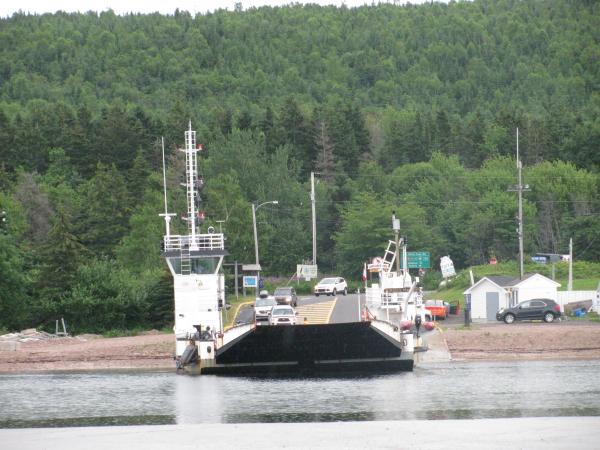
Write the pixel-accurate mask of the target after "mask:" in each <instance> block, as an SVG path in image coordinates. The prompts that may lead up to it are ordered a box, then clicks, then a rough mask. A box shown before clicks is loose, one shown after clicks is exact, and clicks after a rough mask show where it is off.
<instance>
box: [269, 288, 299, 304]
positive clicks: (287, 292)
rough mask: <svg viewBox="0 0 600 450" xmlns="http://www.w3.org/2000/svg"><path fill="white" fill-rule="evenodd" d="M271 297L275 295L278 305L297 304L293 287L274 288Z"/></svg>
mask: <svg viewBox="0 0 600 450" xmlns="http://www.w3.org/2000/svg"><path fill="white" fill-rule="evenodd" d="M273 297H275V300H276V301H277V304H278V305H290V306H293V307H294V308H295V307H296V306H298V296H297V295H296V289H294V288H293V287H288V286H286V287H278V288H277V289H275V292H274V293H273Z"/></svg>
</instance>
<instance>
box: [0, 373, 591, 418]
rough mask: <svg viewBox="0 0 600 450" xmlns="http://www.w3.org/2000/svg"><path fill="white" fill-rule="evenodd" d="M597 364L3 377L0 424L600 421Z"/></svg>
mask: <svg viewBox="0 0 600 450" xmlns="http://www.w3.org/2000/svg"><path fill="white" fill-rule="evenodd" d="M598 373H600V361H572V362H567V361H536V362H531V361H529V362H481V363H444V364H437V365H428V366H421V367H418V368H415V370H414V372H407V373H399V374H393V375H383V376H370V377H349V378H339V377H338V378H308V379H307V378H287V379H281V378H278V379H273V378H245V377H238V378H233V377H217V376H200V377H190V376H185V375H176V374H175V373H172V372H151V373H150V372H136V373H114V372H113V373H75V374H73V373H70V374H41V375H33V374H29V375H27V374H26V375H2V376H0V428H12V427H39V426H43V427H48V426H90V425H132V424H136V425H138V424H140V425H141V424H146V425H148V424H194V423H207V422H209V423H219V422H220V423H248V422H326V421H349V420H352V421H356V420H358V421H360V420H408V419H476V418H497V417H546V416H600V387H598V385H597V383H595V381H594V380H595V379H596V377H597V374H598Z"/></svg>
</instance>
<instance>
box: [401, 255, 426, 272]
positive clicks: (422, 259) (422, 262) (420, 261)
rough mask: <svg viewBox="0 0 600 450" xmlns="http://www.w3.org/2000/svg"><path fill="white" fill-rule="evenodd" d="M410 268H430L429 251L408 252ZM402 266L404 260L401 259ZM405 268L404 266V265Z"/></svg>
mask: <svg viewBox="0 0 600 450" xmlns="http://www.w3.org/2000/svg"><path fill="white" fill-rule="evenodd" d="M406 256H407V259H408V268H409V269H430V268H431V264H430V263H429V256H430V255H429V252H406ZM400 266H401V267H402V260H400ZM402 268H403V269H404V267H402Z"/></svg>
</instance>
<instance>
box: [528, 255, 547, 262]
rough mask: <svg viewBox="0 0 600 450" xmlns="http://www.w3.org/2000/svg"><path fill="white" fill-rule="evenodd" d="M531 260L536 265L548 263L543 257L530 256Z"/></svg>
mask: <svg viewBox="0 0 600 450" xmlns="http://www.w3.org/2000/svg"><path fill="white" fill-rule="evenodd" d="M531 260H532V261H533V262H536V263H538V264H546V263H547V262H548V259H547V258H546V257H545V256H532V257H531Z"/></svg>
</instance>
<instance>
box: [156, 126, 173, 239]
mask: <svg viewBox="0 0 600 450" xmlns="http://www.w3.org/2000/svg"><path fill="white" fill-rule="evenodd" d="M160 139H161V142H162V166H163V189H164V194H165V212H164V214H159V216H161V217H164V218H165V228H166V234H165V237H166V239H167V240H168V239H169V237H170V236H171V228H170V222H171V217H173V216H176V215H177V214H174V213H171V214H169V210H168V206H167V169H166V165H165V138H164V137H163V136H161V138H160Z"/></svg>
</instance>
